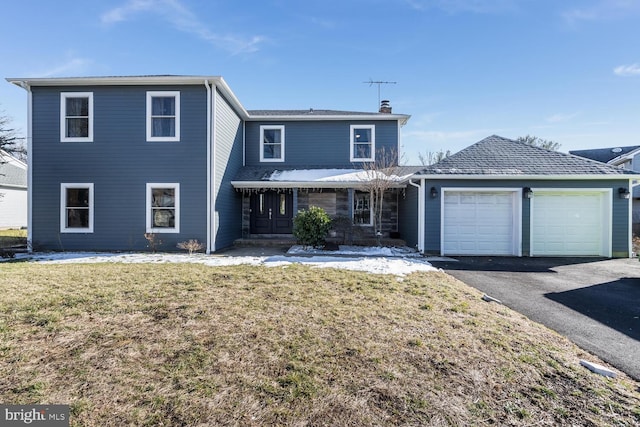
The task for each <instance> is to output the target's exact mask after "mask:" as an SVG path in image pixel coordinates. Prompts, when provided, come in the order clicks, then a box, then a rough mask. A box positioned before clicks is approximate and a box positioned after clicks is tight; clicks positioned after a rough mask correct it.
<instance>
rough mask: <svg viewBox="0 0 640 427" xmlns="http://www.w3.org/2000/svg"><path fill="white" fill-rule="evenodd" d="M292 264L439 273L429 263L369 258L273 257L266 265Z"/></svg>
mask: <svg viewBox="0 0 640 427" xmlns="http://www.w3.org/2000/svg"><path fill="white" fill-rule="evenodd" d="M292 263H297V264H307V265H312V266H314V267H315V268H337V269H341V270H352V271H364V272H368V273H373V274H394V275H396V276H405V275H407V274H411V273H413V272H416V271H438V269H437V268H435V267H433V266H432V265H431V264H429V263H428V262H427V261H423V260H421V259H413V258H411V259H408V258H400V259H397V258H379V257H376V258H367V257H353V258H351V257H336V256H312V257H293V256H273V257H270V258H267V259H266V260H265V262H264V265H266V266H268V267H278V266H285V265H289V264H292Z"/></svg>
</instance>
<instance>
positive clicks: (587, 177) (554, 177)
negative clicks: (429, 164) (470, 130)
mask: <svg viewBox="0 0 640 427" xmlns="http://www.w3.org/2000/svg"><path fill="white" fill-rule="evenodd" d="M637 178H640V176H639V175H637V174H636V175H627V174H623V175H441V174H438V175H421V174H416V175H413V177H412V179H428V180H447V179H453V180H474V181H476V180H488V181H497V180H523V179H528V180H544V181H558V180H561V181H568V180H577V181H599V180H625V179H637Z"/></svg>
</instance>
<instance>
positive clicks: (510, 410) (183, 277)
mask: <svg viewBox="0 0 640 427" xmlns="http://www.w3.org/2000/svg"><path fill="white" fill-rule="evenodd" d="M0 286H1V289H2V290H3V292H2V297H0V313H1V314H0V316H1V317H0V336H1V337H2V338H1V341H0V342H1V344H0V354H1V358H2V363H1V364H0V401H2V402H3V403H35V402H39V403H68V404H70V405H71V413H72V417H71V424H72V425H76V426H80V425H82V426H102V425H153V426H157V425H167V426H169V425H170V426H181V425H184V426H193V425H242V426H252V425H290V426H304V425H309V426H347V425H349V426H354V425H374V426H375V425H380V426H382V425H436V426H438V425H480V426H482V425H584V426H605V425H638V424H639V423H640V409H639V406H638V404H639V394H638V383H636V382H634V381H632V380H631V379H629V378H628V377H626V376H624V375H622V376H620V377H618V378H617V379H615V380H612V379H606V378H603V377H599V376H596V375H595V374H592V373H590V372H589V371H587V370H586V369H584V368H582V367H580V366H579V365H578V360H579V358H588V359H590V360H592V361H597V359H595V358H594V357H593V356H590V355H588V354H585V353H584V352H583V351H582V350H580V349H579V348H577V347H575V346H574V345H572V344H571V343H570V342H568V341H567V340H566V339H564V338H562V337H561V336H559V335H557V334H555V333H553V332H550V331H549V330H547V329H545V328H543V327H542V326H540V325H538V324H534V323H532V322H530V321H529V320H527V319H526V318H524V317H523V316H521V315H519V314H517V313H515V312H513V311H511V310H509V309H507V308H505V307H503V306H500V305H495V304H488V303H485V302H482V301H480V298H479V297H480V294H479V293H478V292H476V291H475V290H473V289H471V288H469V287H467V286H465V285H464V284H462V283H460V282H458V281H456V280H455V279H453V278H452V277H450V276H448V275H446V274H444V273H420V274H414V275H411V276H409V277H407V278H405V279H404V280H402V281H399V280H397V279H396V278H395V277H392V276H376V275H367V274H363V273H356V272H345V271H335V270H326V269H320V270H317V269H311V268H309V267H304V266H290V267H288V268H263V267H254V266H238V267H226V268H211V267H204V266H198V265H169V264H163V265H104V264H101V265H66V266H64V265H55V266H50V265H49V266H48V265H36V264H24V263H11V264H0Z"/></svg>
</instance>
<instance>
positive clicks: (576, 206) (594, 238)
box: [531, 190, 611, 256]
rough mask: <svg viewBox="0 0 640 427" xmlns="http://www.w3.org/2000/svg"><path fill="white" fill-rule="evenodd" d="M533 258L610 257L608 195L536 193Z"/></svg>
mask: <svg viewBox="0 0 640 427" xmlns="http://www.w3.org/2000/svg"><path fill="white" fill-rule="evenodd" d="M534 194H535V195H534V198H533V199H532V203H531V255H539V256H540V255H541V256H591V255H593V256H607V255H608V251H607V245H608V240H609V239H608V238H607V230H608V229H609V228H610V224H611V223H610V221H611V219H610V215H608V214H607V212H608V210H607V209H606V207H607V205H606V204H607V203H610V201H609V200H608V198H607V197H606V195H607V193H605V192H596V191H575V190H574V191H570V190H567V191H561V190H559V191H549V192H544V191H534Z"/></svg>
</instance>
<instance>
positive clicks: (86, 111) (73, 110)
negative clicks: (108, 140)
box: [60, 92, 93, 142]
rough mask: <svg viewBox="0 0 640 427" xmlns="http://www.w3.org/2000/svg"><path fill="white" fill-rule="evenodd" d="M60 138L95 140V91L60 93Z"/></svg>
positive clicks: (80, 140)
mask: <svg viewBox="0 0 640 427" xmlns="http://www.w3.org/2000/svg"><path fill="white" fill-rule="evenodd" d="M60 140H61V141H62V142H93V93H91V92H62V93H61V94H60Z"/></svg>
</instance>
